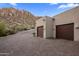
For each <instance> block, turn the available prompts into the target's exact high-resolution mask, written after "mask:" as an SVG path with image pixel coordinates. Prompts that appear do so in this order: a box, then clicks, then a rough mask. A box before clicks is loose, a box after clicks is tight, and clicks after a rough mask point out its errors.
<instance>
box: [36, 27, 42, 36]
mask: <svg viewBox="0 0 79 59" xmlns="http://www.w3.org/2000/svg"><path fill="white" fill-rule="evenodd" d="M37 36H38V37H43V26H40V27H37Z"/></svg>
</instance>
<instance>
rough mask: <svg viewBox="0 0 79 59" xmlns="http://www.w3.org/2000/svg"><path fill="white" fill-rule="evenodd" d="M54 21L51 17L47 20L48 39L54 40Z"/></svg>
mask: <svg viewBox="0 0 79 59" xmlns="http://www.w3.org/2000/svg"><path fill="white" fill-rule="evenodd" d="M53 28H54V21H53V20H52V18H51V17H48V18H46V38H53V37H54V36H53Z"/></svg>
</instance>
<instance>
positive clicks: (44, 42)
mask: <svg viewBox="0 0 79 59" xmlns="http://www.w3.org/2000/svg"><path fill="white" fill-rule="evenodd" d="M0 55H5V56H7V55H9V56H33V55H35V56H39V55H40V56H48V55H49V56H56V55H57V56H66V55H67V56H71V55H79V42H74V41H67V40H63V39H56V40H55V39H42V38H37V37H33V36H32V30H29V31H23V32H19V33H17V34H14V35H9V36H6V37H1V38H0Z"/></svg>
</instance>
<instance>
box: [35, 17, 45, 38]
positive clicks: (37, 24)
mask: <svg viewBox="0 0 79 59" xmlns="http://www.w3.org/2000/svg"><path fill="white" fill-rule="evenodd" d="M39 26H43V27H44V29H43V30H44V34H43V36H44V38H46V29H45V28H46V21H45V18H40V19H38V20H37V21H36V24H35V33H36V36H37V27H39Z"/></svg>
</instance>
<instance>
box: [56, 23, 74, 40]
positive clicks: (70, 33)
mask: <svg viewBox="0 0 79 59" xmlns="http://www.w3.org/2000/svg"><path fill="white" fill-rule="evenodd" d="M56 38H58V39H67V40H74V23H70V24H64V25H57V26H56Z"/></svg>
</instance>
